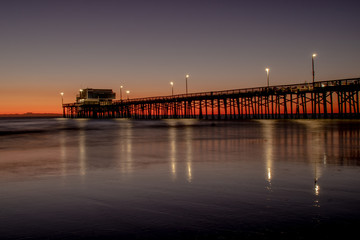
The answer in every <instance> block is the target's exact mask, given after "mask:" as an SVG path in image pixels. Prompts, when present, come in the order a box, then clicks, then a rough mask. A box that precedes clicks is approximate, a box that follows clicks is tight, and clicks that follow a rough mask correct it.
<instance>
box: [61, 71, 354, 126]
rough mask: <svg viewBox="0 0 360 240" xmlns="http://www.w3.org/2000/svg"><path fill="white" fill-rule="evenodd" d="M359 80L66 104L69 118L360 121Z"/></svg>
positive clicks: (64, 110) (64, 105)
mask: <svg viewBox="0 0 360 240" xmlns="http://www.w3.org/2000/svg"><path fill="white" fill-rule="evenodd" d="M359 90H360V78H351V79H339V80H329V81H321V82H315V83H302V84H291V85H279V86H269V87H257V88H246V89H234V90H225V91H212V92H200V93H189V94H178V95H171V96H159V97H147V98H135V99H126V100H110V101H94V102H76V103H67V104H63V116H64V117H66V118H132V119H178V118H196V119H213V120H215V119H217V120H231V119H234V120H235V119H306V118H311V119H326V118H346V119H356V118H359V117H360V113H359Z"/></svg>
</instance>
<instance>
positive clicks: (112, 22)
mask: <svg viewBox="0 0 360 240" xmlns="http://www.w3.org/2000/svg"><path fill="white" fill-rule="evenodd" d="M359 12H360V1H358V0H356V1H355V0H353V1H347V0H342V1H331V0H329V1H322V0H321V1H316V0H312V1H308V0H302V1H276V0H274V1H269V0H267V1H261V0H252V1H250V0H247V1H242V0H171V1H170V0H168V1H165V0H151V1H150V0H117V1H116V0H61V1H60V0H59V1H57V0H43V1H39V0H31V1H29V0H4V1H1V7H0V34H1V38H0V114H8V113H25V112H34V113H60V112H61V111H62V108H61V95H60V92H64V97H63V100H64V102H65V103H69V102H74V101H75V95H76V93H77V92H78V91H79V89H82V88H87V87H88V88H109V89H113V90H114V91H115V92H116V94H117V98H119V91H120V86H124V88H123V95H125V91H126V90H129V91H130V94H129V97H130V98H137V97H151V96H163V95H170V94H171V86H170V82H171V81H172V82H174V94H182V93H184V92H185V75H186V74H189V75H190V77H189V79H188V88H189V92H190V93H191V92H204V91H216V90H228V89H240V88H248V87H261V86H265V85H266V72H265V68H267V67H269V68H270V85H281V84H295V83H304V82H311V81H312V72H311V56H312V54H313V53H317V54H318V55H317V57H316V58H315V74H316V80H317V81H321V80H332V79H343V78H356V77H360V15H359Z"/></svg>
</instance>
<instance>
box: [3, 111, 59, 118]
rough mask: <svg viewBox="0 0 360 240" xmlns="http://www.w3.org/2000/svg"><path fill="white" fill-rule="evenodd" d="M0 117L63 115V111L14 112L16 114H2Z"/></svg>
mask: <svg viewBox="0 0 360 240" xmlns="http://www.w3.org/2000/svg"><path fill="white" fill-rule="evenodd" d="M0 117H62V114H61V113H33V112H27V113H14V114H0Z"/></svg>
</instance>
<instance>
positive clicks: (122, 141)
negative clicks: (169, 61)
mask: <svg viewBox="0 0 360 240" xmlns="http://www.w3.org/2000/svg"><path fill="white" fill-rule="evenodd" d="M359 202H360V121H359V120H248V121H201V120H192V119H181V120H153V121H146V120H143V121H141V120H129V119H106V120H86V119H63V118H0V206H1V207H0V238H1V239H274V238H276V239H316V238H317V239H325V238H327V237H332V238H333V237H342V238H346V237H350V236H352V234H357V228H358V226H359V224H360V204H359Z"/></svg>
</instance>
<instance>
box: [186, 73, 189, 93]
mask: <svg viewBox="0 0 360 240" xmlns="http://www.w3.org/2000/svg"><path fill="white" fill-rule="evenodd" d="M188 78H189V74H186V76H185V81H186V94H188Z"/></svg>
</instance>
